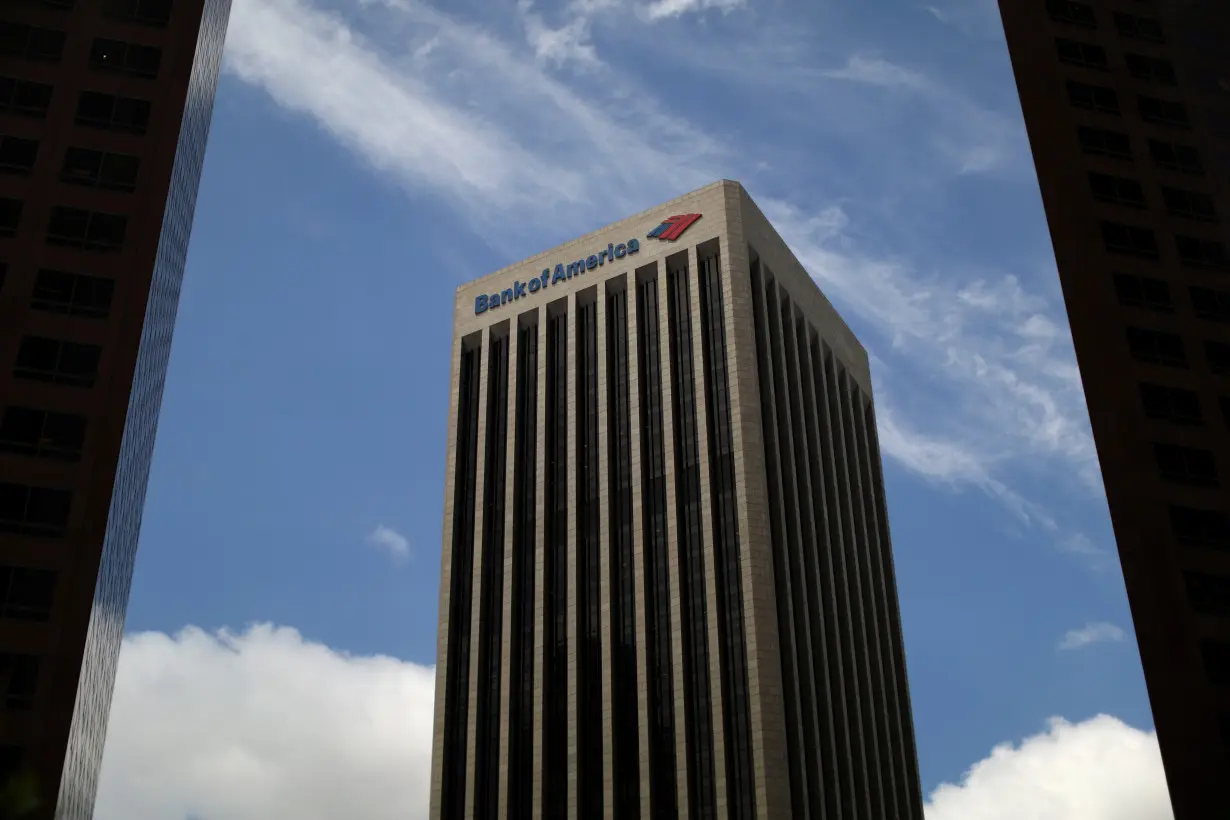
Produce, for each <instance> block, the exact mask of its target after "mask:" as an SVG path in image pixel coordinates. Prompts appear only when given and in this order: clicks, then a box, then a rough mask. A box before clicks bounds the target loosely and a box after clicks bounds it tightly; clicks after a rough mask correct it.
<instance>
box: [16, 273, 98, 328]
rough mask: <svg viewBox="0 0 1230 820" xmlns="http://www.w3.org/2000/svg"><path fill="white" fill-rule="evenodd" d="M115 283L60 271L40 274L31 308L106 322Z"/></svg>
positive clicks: (96, 277)
mask: <svg viewBox="0 0 1230 820" xmlns="http://www.w3.org/2000/svg"><path fill="white" fill-rule="evenodd" d="M114 293H115V280H114V279H107V278H105V277H102V276H85V275H84V274H80V273H67V272H65V271H60V270H46V269H44V270H40V271H39V272H38V279H37V280H36V281H35V283H34V296H33V298H32V299H31V300H30V307H32V308H34V309H35V310H44V311H47V312H48V313H66V314H68V315H69V316H82V317H85V318H88V319H104V318H106V317H107V314H109V313H110V312H111V297H112V295H113V294H114Z"/></svg>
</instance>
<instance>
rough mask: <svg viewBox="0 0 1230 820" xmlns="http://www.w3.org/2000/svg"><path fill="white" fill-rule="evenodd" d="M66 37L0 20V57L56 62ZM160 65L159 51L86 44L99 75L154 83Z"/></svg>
mask: <svg viewBox="0 0 1230 820" xmlns="http://www.w3.org/2000/svg"><path fill="white" fill-rule="evenodd" d="M66 39H67V35H66V33H65V32H64V31H62V30H60V29H52V28H42V27H40V26H28V25H25V24H23V23H12V22H8V21H5V20H0V54H10V55H13V56H16V57H24V58H26V59H28V60H48V61H52V62H58V61H59V60H60V59H61V58H62V57H63V56H64V43H65V41H66ZM161 64H162V49H160V48H158V47H156V46H145V45H141V44H140V43H128V42H125V41H123V40H112V39H109V38H106V37H96V38H94V42H93V43H91V44H90V67H91V68H95V69H99V70H102V71H114V72H117V73H120V74H131V75H132V76H134V77H141V78H144V79H150V80H152V79H154V78H155V77H157V76H158V68H159V66H160V65H161Z"/></svg>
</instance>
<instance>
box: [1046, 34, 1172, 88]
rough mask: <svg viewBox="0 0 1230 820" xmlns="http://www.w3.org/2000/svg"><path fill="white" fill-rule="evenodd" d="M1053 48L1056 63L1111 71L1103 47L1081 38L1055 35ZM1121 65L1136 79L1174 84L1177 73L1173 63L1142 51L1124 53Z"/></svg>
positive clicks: (1108, 59)
mask: <svg viewBox="0 0 1230 820" xmlns="http://www.w3.org/2000/svg"><path fill="white" fill-rule="evenodd" d="M1055 51H1056V52H1057V53H1058V55H1059V62H1061V63H1067V64H1068V65H1072V66H1076V67H1078V68H1088V69H1091V70H1093V71H1110V70H1111V62H1110V57H1109V56H1108V55H1107V53H1106V49H1104V48H1102V47H1101V46H1099V45H1096V44H1094V43H1086V42H1084V41H1082V40H1070V39H1068V38H1067V37H1056V38H1055ZM1123 65H1124V68H1126V69H1127V72H1128V74H1130V75H1131V76H1132V77H1134V78H1135V79H1137V80H1141V81H1142V82H1147V83H1158V84H1159V85H1169V86H1177V85H1178V84H1179V78H1178V75H1177V74H1176V73H1175V70H1174V64H1173V63H1172V62H1170V60H1167V59H1165V58H1163V57H1150V56H1148V55H1145V54H1136V53H1134V52H1130V51H1129V52H1126V53H1124V55H1123Z"/></svg>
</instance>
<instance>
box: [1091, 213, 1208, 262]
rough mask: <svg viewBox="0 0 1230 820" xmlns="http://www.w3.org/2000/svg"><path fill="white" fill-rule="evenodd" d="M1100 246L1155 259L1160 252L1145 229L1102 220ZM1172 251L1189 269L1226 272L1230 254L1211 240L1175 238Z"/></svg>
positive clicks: (1112, 251) (1116, 251)
mask: <svg viewBox="0 0 1230 820" xmlns="http://www.w3.org/2000/svg"><path fill="white" fill-rule="evenodd" d="M1099 227H1100V229H1101V233H1102V244H1103V245H1104V246H1105V248H1106V250H1107V252H1108V253H1114V254H1120V255H1123V256H1136V257H1140V258H1142V259H1158V258H1160V256H1161V251H1160V249H1159V247H1158V242H1157V235H1156V234H1155V233H1154V232H1153V231H1152V230H1150V229H1149V228H1141V227H1138V226H1135V225H1125V224H1123V223H1121V222H1108V221H1103V222H1102V223H1101V224H1100V226H1099ZM1174 241H1175V250H1176V251H1177V253H1178V255H1179V261H1180V262H1182V263H1183V264H1184V265H1187V266H1188V267H1192V268H1210V269H1214V270H1230V255H1228V254H1227V253H1226V246H1225V245H1223V244H1222V243H1221V242H1218V241H1217V240H1214V239H1201V238H1199V237H1194V236H1184V235H1182V234H1177V235H1175V238H1174Z"/></svg>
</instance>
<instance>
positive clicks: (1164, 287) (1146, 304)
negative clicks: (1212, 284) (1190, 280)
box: [1114, 273, 1230, 322]
mask: <svg viewBox="0 0 1230 820" xmlns="http://www.w3.org/2000/svg"><path fill="white" fill-rule="evenodd" d="M1114 283H1115V295H1116V296H1117V297H1118V300H1119V304H1121V305H1125V306H1127V307H1139V308H1147V309H1149V310H1156V311H1159V312H1161V313H1173V312H1174V298H1173V297H1172V296H1171V293H1170V285H1169V283H1167V282H1165V281H1164V280H1162V279H1153V278H1152V277H1148V276H1136V275H1133V274H1128V273H1116V274H1115V276H1114ZM1187 290H1188V294H1189V296H1190V297H1191V303H1192V312H1193V313H1194V314H1195V315H1196V317H1197V318H1200V319H1207V320H1209V321H1212V322H1230V292H1227V291H1224V290H1213V289H1212V288H1204V287H1198V286H1196V285H1192V286H1190V287H1188V289H1187Z"/></svg>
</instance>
